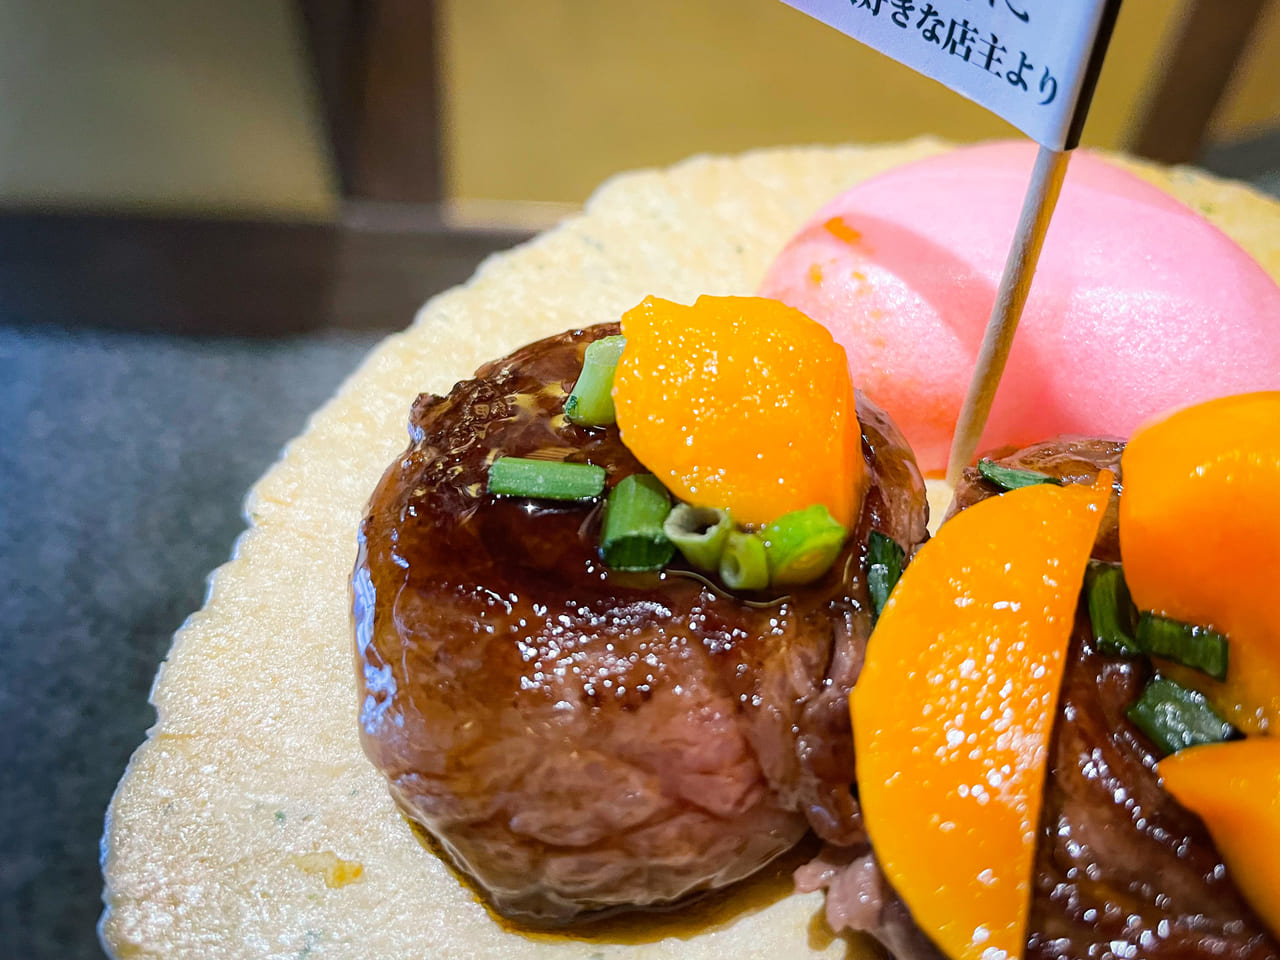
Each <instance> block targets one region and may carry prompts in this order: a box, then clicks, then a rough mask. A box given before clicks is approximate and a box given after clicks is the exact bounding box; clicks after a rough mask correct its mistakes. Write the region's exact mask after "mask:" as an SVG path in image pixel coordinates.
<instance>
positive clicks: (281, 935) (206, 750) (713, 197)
mask: <svg viewBox="0 0 1280 960" xmlns="http://www.w3.org/2000/svg"><path fill="white" fill-rule="evenodd" d="M942 149H945V147H944V146H943V145H942V144H939V143H936V142H932V141H918V142H914V143H910V144H906V145H901V146H888V147H877V148H867V149H859V148H852V147H845V148H831V149H797V150H775V151H766V152H759V153H752V154H747V155H745V156H742V157H738V158H730V159H706V158H696V159H693V160H690V161H687V162H685V163H682V164H680V165H679V166H677V167H675V168H673V169H671V170H668V171H659V172H644V173H634V174H627V175H624V176H621V177H618V178H617V179H615V180H613V181H611V182H610V183H608V184H607V185H605V186H604V187H603V188H602V189H601V190H600V191H599V193H598V194H597V195H596V196H595V198H594V199H593V200H592V201H591V202H590V204H589V205H588V207H587V211H586V213H585V214H584V215H583V216H581V217H579V218H576V219H574V220H571V221H569V222H567V223H566V224H564V225H563V226H562V227H560V228H558V229H556V230H553V231H551V232H550V233H548V234H546V235H544V236H542V237H540V238H538V239H537V240H535V241H533V242H531V243H529V244H527V245H525V246H523V247H521V248H519V249H517V250H514V251H512V252H510V253H507V254H503V255H501V256H497V257H494V258H492V259H491V260H489V261H488V262H486V263H485V264H484V266H483V267H482V268H481V269H480V271H479V272H478V273H477V275H476V276H475V278H474V279H473V280H472V281H471V282H470V283H468V284H467V285H466V286H464V287H461V288H458V289H454V290H451V291H449V292H447V293H445V294H443V295H441V296H439V297H437V298H436V299H434V300H432V301H431V302H430V303H429V304H428V305H427V306H426V307H425V308H424V309H423V310H422V311H421V313H420V314H419V315H418V317H417V319H416V320H415V322H414V324H413V325H412V327H410V328H409V329H408V330H407V331H405V332H404V333H402V334H399V335H397V336H393V337H390V338H388V339H387V340H386V341H385V342H384V343H383V344H382V345H381V346H379V347H378V348H377V349H376V350H375V351H374V352H373V353H372V354H371V355H370V356H369V358H368V359H367V360H366V361H365V362H364V364H363V365H362V366H361V367H360V369H359V370H357V371H356V373H355V374H353V375H352V377H351V378H350V379H349V380H348V381H347V383H346V384H345V385H344V386H343V387H342V389H341V390H340V391H339V392H338V395H337V396H336V397H334V399H333V400H331V401H330V402H329V403H328V404H327V405H326V406H325V407H324V408H323V409H321V410H320V411H319V412H318V413H317V414H316V415H315V416H314V417H313V418H312V420H311V423H310V425H309V426H308V428H307V430H306V432H305V433H303V435H302V436H301V437H299V438H298V439H296V440H295V441H293V442H292V443H291V444H290V445H289V446H288V448H287V449H286V450H285V452H284V455H283V457H282V459H281V460H280V462H279V463H277V464H276V465H275V466H274V467H273V468H272V469H271V470H270V471H269V472H268V473H267V475H266V476H265V477H263V479H262V480H261V481H260V482H259V483H258V485H257V486H256V487H255V488H254V489H253V491H252V492H251V493H250V495H249V497H248V501H247V504H246V513H247V517H248V521H249V529H248V530H247V531H246V532H245V533H244V534H243V536H242V537H241V538H240V540H239V542H238V543H237V546H236V550H235V556H234V559H232V560H231V562H229V563H228V564H226V565H225V566H223V567H221V568H220V569H219V570H218V571H217V572H216V574H215V575H214V577H213V579H212V582H211V586H210V590H209V597H208V600H207V602H206V604H205V607H204V609H203V610H201V611H200V612H198V613H196V614H194V615H193V616H192V617H191V618H190V619H189V620H188V622H187V623H186V625H185V626H184V627H183V628H182V630H181V631H179V633H178V635H177V637H176V638H175V640H174V645H173V649H172V651H171V652H170V654H169V658H168V660H167V661H166V662H165V664H164V665H163V667H162V668H161V670H160V673H159V675H158V677H157V678H156V683H155V687H154V689H153V691H152V701H153V702H154V704H155V706H156V709H157V711H158V714H159V718H158V720H157V722H156V725H155V727H154V728H153V729H152V731H151V735H150V738H149V739H148V740H147V742H146V743H145V744H143V745H142V747H140V748H139V750H138V751H137V753H136V754H135V755H134V757H133V760H132V762H131V763H130V765H129V770H128V772H127V773H126V775H125V777H124V780H123V781H122V782H121V784H120V788H119V790H118V791H117V793H116V796H115V799H114V800H113V802H112V806H111V810H110V812H109V816H108V823H107V834H106V838H105V840H104V846H103V849H104V873H105V876H106V893H105V895H104V896H105V901H106V906H107V912H106V913H105V914H104V917H103V922H102V928H101V929H102V937H103V940H104V942H105V944H106V945H107V947H108V949H109V950H110V951H111V952H112V953H113V954H114V955H115V956H116V957H118V958H121V960H123V958H126V957H166V958H172V960H177V958H200V960H219V958H231V957H271V958H286V957H333V958H339V957H340V958H356V957H362V958H363V957H369V958H399V957H405V958H410V957H412V958H430V960H462V958H481V957H484V958H517V957H518V958H539V957H543V956H547V957H550V956H552V955H554V957H555V958H556V960H573V958H583V960H588V958H601V960H604V958H611V957H621V956H623V955H625V956H626V957H627V958H628V960H630V958H667V957H670V958H676V957H679V958H684V960H688V958H701V957H732V958H735V960H743V958H748V957H761V958H764V957H788V958H799V957H801V956H810V955H812V956H827V957H839V956H854V955H855V953H856V952H857V951H858V948H857V947H855V946H853V945H852V944H850V943H847V942H846V941H844V940H839V939H837V940H835V941H832V942H828V943H825V944H823V943H821V942H816V943H814V944H813V945H811V944H810V938H809V934H808V927H809V924H810V920H811V918H812V917H813V915H814V914H815V912H816V911H818V910H819V909H820V907H821V903H822V899H821V897H820V896H818V895H810V896H805V897H800V896H792V897H789V898H786V899H783V900H781V901H779V902H777V903H774V904H773V905H771V906H768V907H765V908H763V909H761V910H759V911H757V912H755V913H747V914H744V915H740V916H739V917H738V918H737V919H736V920H735V921H733V922H732V923H730V924H727V925H725V926H723V927H722V928H720V929H715V930H711V931H707V932H703V933H700V934H698V935H697V936H696V937H693V938H692V939H680V938H678V937H671V938H668V939H665V940H658V941H657V942H652V943H647V944H637V945H629V946H626V945H620V944H610V943H603V942H595V943H583V942H573V941H563V942H558V943H547V942H544V941H538V940H530V939H526V938H524V937H521V936H518V935H515V934H511V933H507V932H504V931H503V930H502V929H501V928H500V927H499V926H498V925H497V924H495V923H494V922H493V921H492V920H491V919H490V917H489V915H488V914H487V913H486V912H485V910H484V909H483V908H482V907H481V906H480V905H479V904H477V903H476V902H475V901H474V899H473V898H472V896H471V894H470V893H469V892H468V891H467V890H465V889H464V888H462V887H461V886H460V885H459V884H458V882H457V881H456V880H455V879H454V877H453V876H452V875H451V874H450V873H449V871H448V870H447V869H446V868H445V867H444V866H443V865H442V864H441V863H440V862H439V861H438V860H436V858H435V857H433V856H432V855H430V854H429V853H427V852H426V851H425V850H424V849H423V847H422V846H421V845H420V844H419V843H418V841H417V840H416V839H415V837H414V836H413V834H412V833H411V831H410V829H409V827H408V825H407V824H406V823H405V821H404V820H403V819H402V818H401V817H400V816H399V814H398V813H397V812H396V809H395V807H394V805H393V804H392V802H391V799H390V797H389V796H388V794H387V791H386V789H385V787H384V785H383V780H382V777H381V776H380V775H379V774H378V773H377V772H376V771H375V770H374V769H373V768H372V767H371V766H370V765H369V763H368V762H367V761H366V760H365V758H364V755H363V754H362V753H361V751H360V746H359V743H358V741H357V737H356V708H357V702H356V693H355V689H354V684H353V676H352V650H351V642H352V641H351V636H350V624H349V613H348V587H347V578H348V575H349V573H350V571H351V567H352V563H353V561H354V549H355V548H354V542H355V541H354V536H355V530H356V526H357V523H358V522H359V520H360V517H361V513H362V510H363V507H364V505H365V501H366V498H367V497H368V496H369V493H370V491H371V490H372V489H373V486H374V484H375V482H376V481H377V479H378V478H379V476H380V475H381V473H382V471H383V469H384V468H385V467H386V466H387V464H388V463H390V462H391V460H392V458H394V457H395V456H396V454H398V453H399V452H400V451H401V450H402V449H403V448H404V446H405V443H406V433H405V423H406V418H407V415H408V410H409V405H410V403H411V402H412V400H413V398H414V396H415V395H416V394H417V393H418V392H420V391H423V390H430V391H436V392H444V391H446V390H448V388H449V387H450V386H451V385H452V384H453V383H454V381H456V380H458V379H461V378H464V377H466V376H469V375H470V373H471V371H472V370H473V369H474V368H475V367H476V366H478V365H479V364H480V363H481V362H483V361H485V360H487V359H490V358H492V357H497V356H501V355H502V354H505V353H507V352H508V351H510V350H511V349H513V348H515V347H517V346H519V345H520V344H523V343H526V342H528V341H530V340H533V339H536V338H538V337H542V336H545V335H548V334H553V333H557V332H559V331H561V330H565V329H567V328H569V327H575V326H580V325H585V324H591V323H595V322H598V321H601V320H607V319H613V318H616V317H618V316H619V315H620V314H621V313H622V311H623V310H625V309H627V308H628V307H631V306H633V305H635V304H636V303H637V302H638V301H639V300H640V299H641V298H642V297H644V296H645V295H647V294H657V295H659V296H663V297H669V298H671V299H674V300H679V301H685V302H690V301H692V300H693V298H695V297H696V296H698V295H699V294H702V293H711V294H746V293H750V292H752V291H753V290H754V288H755V286H756V284H757V282H758V281H759V279H760V278H761V276H762V275H763V272H764V270H765V268H766V266H767V264H768V263H769V261H770V259H771V258H772V257H773V255H774V254H775V253H776V252H777V251H778V249H779V248H780V247H781V246H782V245H783V243H785V242H786V240H787V239H788V238H789V237H790V235H791V234H792V232H793V231H794V230H795V229H796V228H797V227H799V225H800V224H801V223H802V222H803V221H804V220H805V219H806V218H807V217H808V216H809V215H810V214H811V213H812V212H813V211H814V210H815V209H816V208H817V207H818V206H820V205H821V204H822V203H823V202H824V201H826V200H827V199H829V198H830V197H832V196H834V195H835V194H836V193H838V192H840V191H841V190H843V189H845V188H846V187H848V186H850V185H851V184H853V183H855V182H856V181H858V180H861V179H864V178H866V177H868V176H871V175H873V174H875V173H878V172H880V171H882V170H884V169H887V168H889V167H892V166H896V165H898V164H901V163H904V162H907V161H909V160H913V159H916V158H918V157H921V156H924V155H927V154H930V153H934V152H937V151H939V150H942ZM1127 165H1130V166H1133V167H1134V168H1135V169H1136V170H1137V172H1139V173H1140V174H1141V175H1142V176H1145V177H1147V178H1148V179H1150V180H1152V181H1154V182H1155V183H1157V184H1158V185H1160V186H1161V187H1163V188H1165V189H1167V190H1169V191H1170V192H1171V193H1173V194H1174V195H1175V196H1177V197H1179V198H1180V199H1182V200H1183V201H1184V202H1186V203H1188V204H1189V205H1191V206H1193V207H1195V208H1197V209H1200V210H1202V211H1203V212H1204V213H1205V214H1206V215H1207V216H1208V217H1209V218H1210V219H1211V220H1213V221H1215V222H1216V223H1218V224H1219V225H1220V226H1221V227H1222V228H1223V229H1225V230H1226V231H1227V232H1228V233H1229V234H1231V235H1232V236H1233V237H1234V238H1235V239H1236V240H1237V241H1238V242H1240V243H1241V244H1242V245H1243V246H1244V247H1245V248H1246V249H1248V250H1249V251H1250V253H1252V254H1253V255H1254V256H1255V257H1256V258H1258V260H1259V261H1260V262H1261V263H1262V264H1263V266H1264V267H1265V268H1266V269H1267V270H1268V271H1269V272H1270V273H1271V274H1272V275H1273V276H1280V204H1276V203H1275V202H1273V201H1270V200H1267V199H1265V198H1263V197H1261V196H1259V195H1258V194H1256V193H1253V192H1252V191H1250V190H1248V189H1247V188H1244V187H1241V186H1238V185H1234V184H1228V183H1223V182H1220V181H1217V180H1213V179H1210V178H1207V177H1205V176H1203V175H1199V174H1196V173H1193V172H1188V171H1180V170H1174V171H1170V172H1164V171H1159V170H1155V169H1152V168H1148V167H1139V166H1137V165H1133V164H1127ZM357 874H358V876H356V875H357Z"/></svg>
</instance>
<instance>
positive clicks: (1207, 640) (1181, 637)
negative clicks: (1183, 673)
mask: <svg viewBox="0 0 1280 960" xmlns="http://www.w3.org/2000/svg"><path fill="white" fill-rule="evenodd" d="M1135 639H1136V640H1137V641H1138V646H1139V647H1141V648H1142V651H1143V653H1148V654H1150V655H1151V656H1153V657H1164V658H1165V659H1166V660H1172V661H1173V662H1174V663H1180V664H1182V665H1183V666H1184V667H1192V668H1194V669H1196V670H1200V671H1203V672H1204V673H1207V674H1208V675H1209V676H1211V677H1213V679H1215V680H1225V679H1226V678H1227V638H1226V637H1224V636H1223V635H1222V634H1220V633H1218V632H1217V631H1216V630H1210V629H1209V628H1208V627H1200V626H1196V625H1194V624H1190V623H1182V622H1180V621H1178V620H1170V619H1169V618H1168V617H1161V616H1159V615H1157V614H1154V613H1149V612H1144V613H1143V614H1142V616H1141V617H1140V618H1139V619H1138V632H1137V636H1136V637H1135Z"/></svg>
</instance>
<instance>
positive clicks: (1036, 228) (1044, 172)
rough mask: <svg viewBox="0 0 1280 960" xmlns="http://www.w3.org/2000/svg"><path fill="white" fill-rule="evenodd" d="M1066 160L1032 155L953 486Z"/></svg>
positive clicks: (1008, 338) (981, 415) (1004, 356)
mask: <svg viewBox="0 0 1280 960" xmlns="http://www.w3.org/2000/svg"><path fill="white" fill-rule="evenodd" d="M1070 157H1071V152H1070V151H1069V150H1051V149H1049V148H1048V147H1043V146H1042V147H1041V148H1040V152H1039V153H1037V154H1036V165H1035V168H1034V169H1033V170H1032V172H1031V184H1030V186H1028V187H1027V195H1026V197H1025V198H1024V199H1023V201H1022V214H1021V216H1019V218H1018V229H1017V231H1016V232H1015V234H1014V238H1013V246H1012V247H1011V248H1010V249H1009V257H1008V259H1007V260H1006V261H1005V264H1004V274H1003V275H1002V276H1001V277H1000V289H999V291H997V293H996V302H995V305H994V306H993V307H992V308H991V318H990V319H989V320H988V321H987V330H986V333H985V334H984V335H983V338H982V347H981V348H980V349H979V351H978V359H977V365H976V366H975V367H974V371H973V378H972V379H971V380H970V381H969V391H968V393H967V394H966V395H965V398H964V406H962V407H961V408H960V418H959V420H957V421H956V431H955V434H954V435H953V436H952V439H951V456H950V458H949V460H948V462H947V482H948V483H949V484H951V485H952V486H953V487H954V486H955V485H956V484H957V483H959V481H960V475H961V473H962V472H963V470H964V468H965V467H967V466H968V465H969V463H970V462H971V461H972V460H973V455H974V454H975V453H976V452H977V450H978V442H979V440H980V439H981V437H982V431H983V428H984V427H986V425H987V415H988V414H989V413H990V412H991V401H992V400H994V399H995V395H996V388H997V387H998V386H999V385H1000V375H1001V374H1003V373H1004V365H1005V361H1006V360H1008V359H1009V348H1010V347H1011V346H1013V335H1014V333H1016V332H1017V329H1018V320H1019V319H1020V318H1021V317H1022V308H1023V307H1024V306H1025V305H1026V302H1027V293H1028V292H1029V291H1030V289H1031V278H1032V277H1034V276H1035V272H1036V263H1037V261H1039V259H1040V248H1041V247H1042V246H1044V237H1045V234H1046V233H1047V232H1048V230H1049V220H1050V218H1051V217H1052V216H1053V208H1054V207H1055V206H1056V205H1057V203H1058V194H1059V192H1060V191H1061V190H1062V180H1063V178H1064V177H1065V176H1066V175H1067V161H1068V160H1069V159H1070Z"/></svg>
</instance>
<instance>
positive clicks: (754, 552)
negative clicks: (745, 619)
mask: <svg viewBox="0 0 1280 960" xmlns="http://www.w3.org/2000/svg"><path fill="white" fill-rule="evenodd" d="M720 579H721V580H723V581H724V585H725V586H726V587H728V588H729V589H730V590H761V589H763V588H764V587H767V586H768V585H769V559H768V557H766V556H765V550H764V541H763V540H761V539H760V537H759V536H757V535H756V534H754V533H744V532H743V531H741V530H730V531H729V536H728V538H727V539H726V541H725V545H724V553H722V554H721V555H720Z"/></svg>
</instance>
